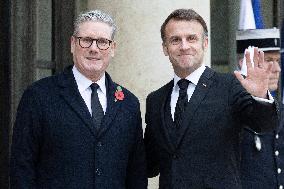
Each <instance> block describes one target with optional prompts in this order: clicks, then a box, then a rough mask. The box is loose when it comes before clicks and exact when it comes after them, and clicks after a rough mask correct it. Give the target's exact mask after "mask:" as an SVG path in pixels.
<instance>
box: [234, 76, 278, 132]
mask: <svg viewBox="0 0 284 189" xmlns="http://www.w3.org/2000/svg"><path fill="white" fill-rule="evenodd" d="M233 82H234V84H233V87H232V91H231V92H232V93H233V94H232V95H231V97H232V99H233V100H232V101H231V103H232V104H233V111H234V113H235V114H237V115H238V116H240V120H241V122H242V123H244V124H245V125H248V126H249V127H250V128H251V129H253V130H254V131H256V132H260V133H263V132H269V131H272V130H273V129H275V128H277V125H278V123H279V117H278V111H279V109H278V108H277V107H278V106H277V104H276V102H274V103H268V102H262V101H257V100H255V99H254V98H253V97H252V96H251V95H250V94H249V93H248V92H247V91H246V90H245V89H244V88H243V87H242V86H241V84H240V82H239V81H238V80H237V79H236V78H235V79H234V80H233Z"/></svg>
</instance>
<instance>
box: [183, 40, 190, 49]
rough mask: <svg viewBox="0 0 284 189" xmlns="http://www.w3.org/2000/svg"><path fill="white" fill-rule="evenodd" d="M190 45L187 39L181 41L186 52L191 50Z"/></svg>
mask: <svg viewBox="0 0 284 189" xmlns="http://www.w3.org/2000/svg"><path fill="white" fill-rule="evenodd" d="M190 46H191V45H190V43H189V42H188V41H187V40H186V39H182V40H181V46H180V47H181V49H184V50H186V49H189V48H190Z"/></svg>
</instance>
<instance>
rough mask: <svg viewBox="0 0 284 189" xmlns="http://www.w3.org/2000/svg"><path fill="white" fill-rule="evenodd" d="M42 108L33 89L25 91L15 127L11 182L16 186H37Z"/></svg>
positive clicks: (12, 186)
mask: <svg viewBox="0 0 284 189" xmlns="http://www.w3.org/2000/svg"><path fill="white" fill-rule="evenodd" d="M39 114H40V110H39V108H38V106H37V99H36V98H34V94H33V92H32V91H31V90H27V91H25V93H24V94H23V96H22V99H21V101H20V104H19V106H18V110H17V116H16V121H15V124H14V128H13V137H12V146H11V157H10V183H11V189H14V188H36V171H35V167H36V161H37V156H38V148H39V143H38V137H37V136H38V134H37V130H38V127H39V125H40V124H39V118H38V116H39Z"/></svg>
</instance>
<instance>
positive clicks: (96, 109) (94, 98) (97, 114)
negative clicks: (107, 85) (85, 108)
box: [90, 83, 104, 131]
mask: <svg viewBox="0 0 284 189" xmlns="http://www.w3.org/2000/svg"><path fill="white" fill-rule="evenodd" d="M90 87H91V89H92V94H91V109H92V119H93V123H94V125H95V128H96V130H97V131H98V130H99V128H100V126H101V122H102V119H103V117H104V111H103V108H102V106H101V103H100V100H99V97H98V92H97V89H98V88H99V87H100V86H99V85H98V84H96V83H92V84H91V85H90Z"/></svg>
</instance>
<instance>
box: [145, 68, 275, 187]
mask: <svg viewBox="0 0 284 189" xmlns="http://www.w3.org/2000/svg"><path fill="white" fill-rule="evenodd" d="M172 88H173V81H171V82H169V83H168V84H166V85H165V86H163V87H162V88H160V89H158V90H157V91H155V92H153V93H151V94H149V96H148V97H147V103H146V123H147V127H146V131H145V139H144V141H145V145H146V157H147V163H148V164H147V167H148V176H149V177H153V176H156V175H158V174H159V173H160V183H159V185H160V188H161V189H167V188H169V189H170V188H176V189H192V188H194V189H195V188H198V189H202V188H218V189H222V188H224V189H225V188H226V189H227V188H230V189H233V188H236V189H237V188H241V182H240V175H239V166H240V163H239V133H240V131H241V125H242V124H241V123H242V122H245V123H247V124H248V125H250V126H251V127H252V128H253V129H254V130H257V131H259V132H262V131H265V130H269V129H271V127H273V126H274V127H275V126H276V120H275V119H276V111H273V110H275V106H274V104H262V103H257V102H256V101H255V100H254V99H253V98H252V97H251V95H250V94H248V93H247V92H246V90H245V89H244V88H243V87H242V86H241V84H240V83H239V81H238V80H237V79H236V78H235V76H233V75H231V74H218V73H216V72H214V71H213V70H212V69H210V68H206V69H205V71H204V73H203V74H202V76H201V78H200V80H199V82H198V84H197V86H196V88H195V91H194V93H193V95H192V97H191V99H190V101H189V103H188V105H187V107H186V110H185V113H184V117H183V122H182V126H181V128H179V129H178V132H177V133H178V134H177V140H176V141H177V143H176V144H175V143H174V142H173V141H171V139H170V136H169V131H168V128H167V127H166V122H165V120H166V118H165V108H166V107H165V105H166V101H167V98H170V95H171V92H172ZM272 120H274V121H275V124H274V123H272V122H271V121H272Z"/></svg>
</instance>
